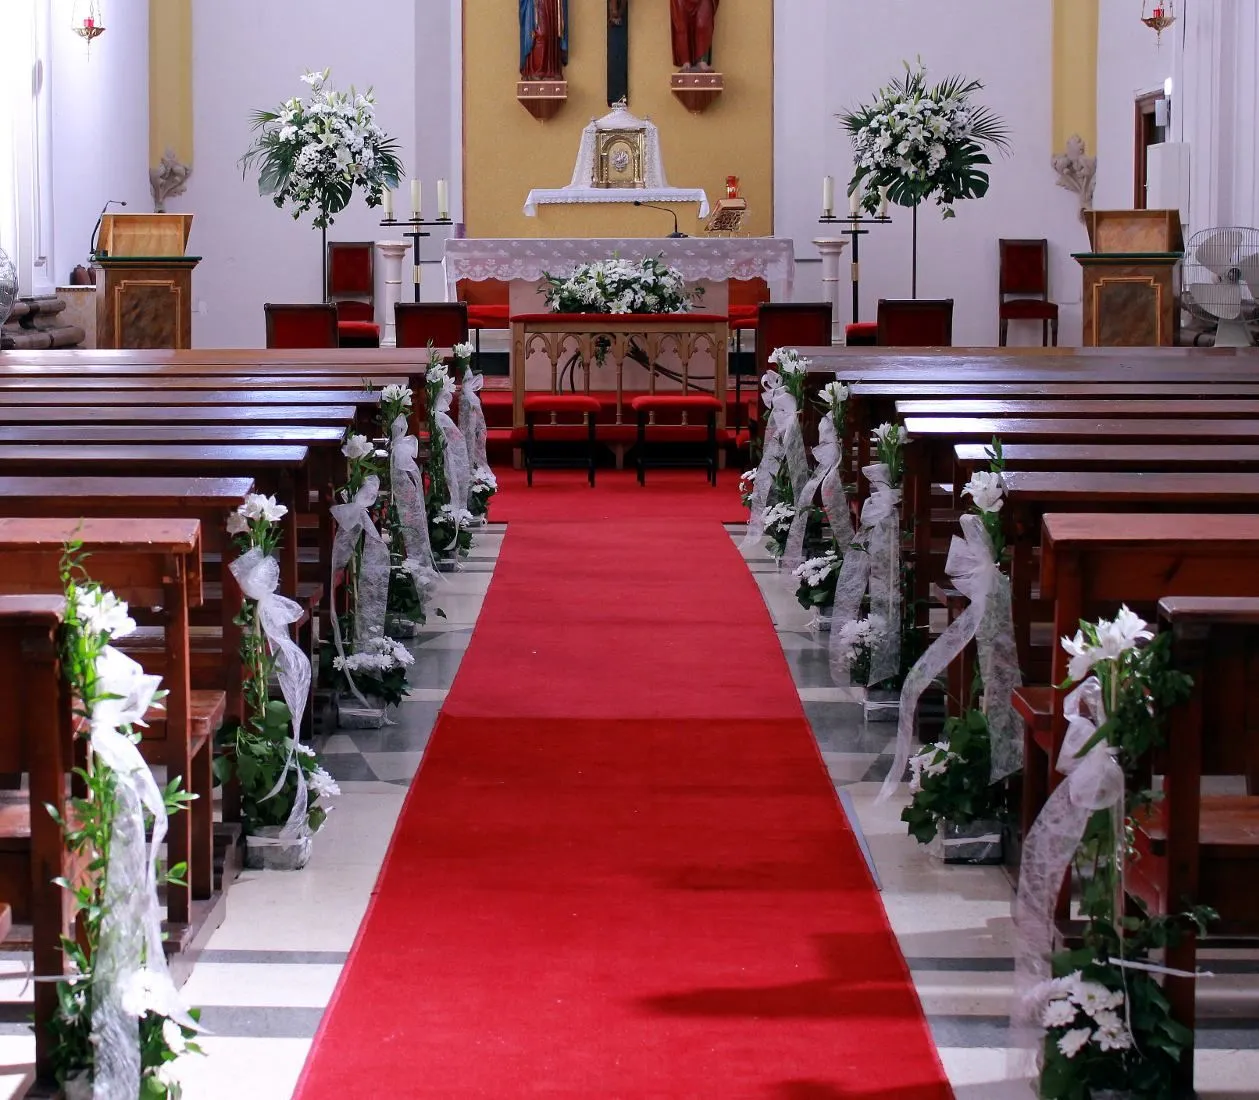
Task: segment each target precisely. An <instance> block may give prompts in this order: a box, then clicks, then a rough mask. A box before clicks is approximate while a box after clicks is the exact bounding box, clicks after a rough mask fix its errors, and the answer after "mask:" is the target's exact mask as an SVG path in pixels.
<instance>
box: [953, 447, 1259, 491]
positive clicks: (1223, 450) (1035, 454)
mask: <svg viewBox="0 0 1259 1100" xmlns="http://www.w3.org/2000/svg"><path fill="white" fill-rule="evenodd" d="M1001 450H1002V454H1003V456H1004V457H1005V465H1006V469H1007V470H1048V471H1055V472H1056V471H1063V470H1098V471H1106V470H1134V471H1155V470H1169V471H1175V470H1187V471H1194V470H1224V471H1237V472H1244V471H1247V470H1259V446H1255V445H1252V444H1245V443H1225V444H1219V445H1214V444H1203V445H1201V446H1195V445H1191V444H1188V443H1167V444H1160V445H1159V446H1158V447H1138V446H1135V445H1133V444H1125V443H1117V444H1111V443H1097V444H1093V443H1090V444H1060V443H1053V444H1023V443H1015V444H1003V445H1002V449H1001ZM986 452H987V446H986V445H985V444H982V443H959V444H958V445H956V446H955V447H954V448H953V456H954V462H955V463H956V466H955V473H954V477H955V478H956V480H957V483H958V484H965V482H967V481H968V480H969V479H970V477H971V475H972V474H974V472H975V471H976V470H986V469H988V456H987V453H986Z"/></svg>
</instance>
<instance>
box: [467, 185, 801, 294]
mask: <svg viewBox="0 0 1259 1100" xmlns="http://www.w3.org/2000/svg"><path fill="white" fill-rule="evenodd" d="M639 193H640V194H641V192H639ZM613 255H616V256H620V257H621V259H623V260H641V259H643V258H645V257H647V256H660V257H662V258H663V260H664V262H665V263H666V264H668V265H669V266H670V267H675V268H677V269H678V270H679V271H680V272H681V273H682V277H683V278H684V279H685V280H686V281H687V282H688V283H698V282H703V281H708V282H714V283H724V282H725V281H726V280H727V279H764V280H765V281H766V282H767V283H769V284H771V286H773V285H775V284H776V285H777V288H778V291H779V293H778V294H776V295H775V297H776V298H777V299H778V300H784V301H785V300H789V299H790V298H791V290H792V284H793V282H794V280H795V269H796V258H795V257H796V253H795V245H794V244H793V242H792V241H791V240H790V239H789V238H785V237H681V238H677V237H590V238H568V239H547V238H541V237H539V238H530V237H522V238H516V239H511V238H494V237H479V238H476V237H474V238H468V239H466V240H448V241H447V242H446V254H445V259H444V260H443V264H444V266H445V272H446V299H447V301H452V302H453V301H454V300H455V299H456V297H457V295H456V293H455V284H456V283H457V282H458V281H459V280H460V279H471V280H473V281H474V282H477V281H481V280H484V279H501V280H503V281H504V282H512V281H513V280H523V281H528V282H533V283H536V282H538V281H539V280H540V279H541V278H542V274H543V272H546V273H548V274H551V275H569V274H571V273H572V271H573V270H574V269H575V268H576V267H577V266H578V265H579V264H584V263H595V262H597V261H599V260H606V259H609V258H611V257H612V256H613Z"/></svg>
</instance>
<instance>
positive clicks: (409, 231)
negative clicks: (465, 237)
mask: <svg viewBox="0 0 1259 1100" xmlns="http://www.w3.org/2000/svg"><path fill="white" fill-rule="evenodd" d="M380 224H381V226H383V227H388V228H390V229H396V228H398V227H399V226H405V227H406V228H404V229H403V230H402V235H403V236H404V237H407V238H409V239H410V241H411V282H412V284H413V287H414V291H413V293H414V295H415V297H414V301H417V302H418V301H419V300H420V241H421V240H423V238H425V237H431V236H432V234H431V233H429V232H428V231H427V230H428V228H429V227H431V226H438V225H454V222H453V221H451V220H450V218H449V217H446V218H438V219H437V220H436V221H427V222H426V221H424V220H423V219H421V218H409V219H408V220H406V221H402V220H400V219H398V218H386V219H385V220H384V221H382V222H381V223H380Z"/></svg>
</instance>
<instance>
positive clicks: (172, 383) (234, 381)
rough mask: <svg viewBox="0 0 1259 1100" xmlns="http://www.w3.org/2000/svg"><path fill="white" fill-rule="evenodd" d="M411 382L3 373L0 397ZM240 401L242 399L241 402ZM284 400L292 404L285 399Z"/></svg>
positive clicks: (303, 389)
mask: <svg viewBox="0 0 1259 1100" xmlns="http://www.w3.org/2000/svg"><path fill="white" fill-rule="evenodd" d="M407 382H408V378H407V376H406V375H405V374H385V375H380V374H373V375H372V376H371V377H370V379H367V380H364V379H362V378H346V377H341V376H338V375H329V376H327V377H313V376H309V377H308V376H303V375H296V374H267V375H257V374H232V375H220V374H215V375H206V376H202V375H180V376H179V377H177V378H164V377H162V376H161V375H148V376H144V377H138V378H126V377H122V378H114V377H110V378H94V377H91V376H86V377H68V378H62V379H48V378H41V377H39V376H38V375H31V374H14V375H7V374H3V373H0V393H6V394H7V393H10V392H17V393H22V392H26V391H35V390H38V391H46V390H48V388H49V387H50V386H53V387H59V388H64V389H68V390H84V391H87V390H100V391H102V392H104V393H115V392H116V391H120V390H135V391H139V392H141V393H147V392H150V391H159V390H172V391H174V392H177V393H184V392H185V391H188V390H206V391H224V390H227V391H233V392H236V393H238V394H246V393H248V394H256V393H260V392H265V391H267V390H280V391H284V392H286V393H287V392H289V391H292V392H295V393H301V394H302V395H303V396H307V395H309V394H311V393H315V392H318V391H320V390H329V391H331V392H333V393H336V394H341V393H344V392H345V391H346V389H347V388H348V387H359V388H361V387H362V386H363V385H365V384H366V385H370V386H373V387H375V388H376V389H377V390H379V389H380V388H381V387H383V386H392V385H399V386H405V385H406V384H407ZM238 400H239V398H238ZM284 400H286V401H288V400H291V399H290V398H289V397H287V396H286V397H285V398H284Z"/></svg>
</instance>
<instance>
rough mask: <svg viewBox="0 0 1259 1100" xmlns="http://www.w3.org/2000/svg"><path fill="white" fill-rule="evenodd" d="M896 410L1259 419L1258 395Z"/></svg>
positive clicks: (936, 404) (958, 403) (903, 406)
mask: <svg viewBox="0 0 1259 1100" xmlns="http://www.w3.org/2000/svg"><path fill="white" fill-rule="evenodd" d="M896 411H897V413H898V414H899V415H900V416H902V417H918V416H945V417H965V416H982V417H1001V418H1012V419H1027V418H1033V419H1034V418H1036V417H1055V418H1056V419H1059V420H1071V419H1081V418H1087V417H1107V418H1111V419H1114V418H1118V417H1122V418H1123V419H1125V420H1147V419H1148V420H1161V419H1169V418H1171V417H1177V416H1185V417H1190V418H1195V419H1211V420H1217V419H1218V420H1246V419H1257V418H1259V399H1256V398H1218V397H1215V396H1214V395H1213V394H1201V395H1200V396H1199V397H1196V398H1190V399H1185V398H1171V397H1162V398H1151V399H1136V398H1122V397H1112V398H1107V399H1096V398H1089V399H1076V398H1048V397H1045V398H1041V399H1040V400H1036V399H1031V398H1025V399H1016V400H1009V399H1005V398H972V397H956V398H935V399H932V400H929V401H921V400H909V401H903V400H902V401H897V402H896Z"/></svg>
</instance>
